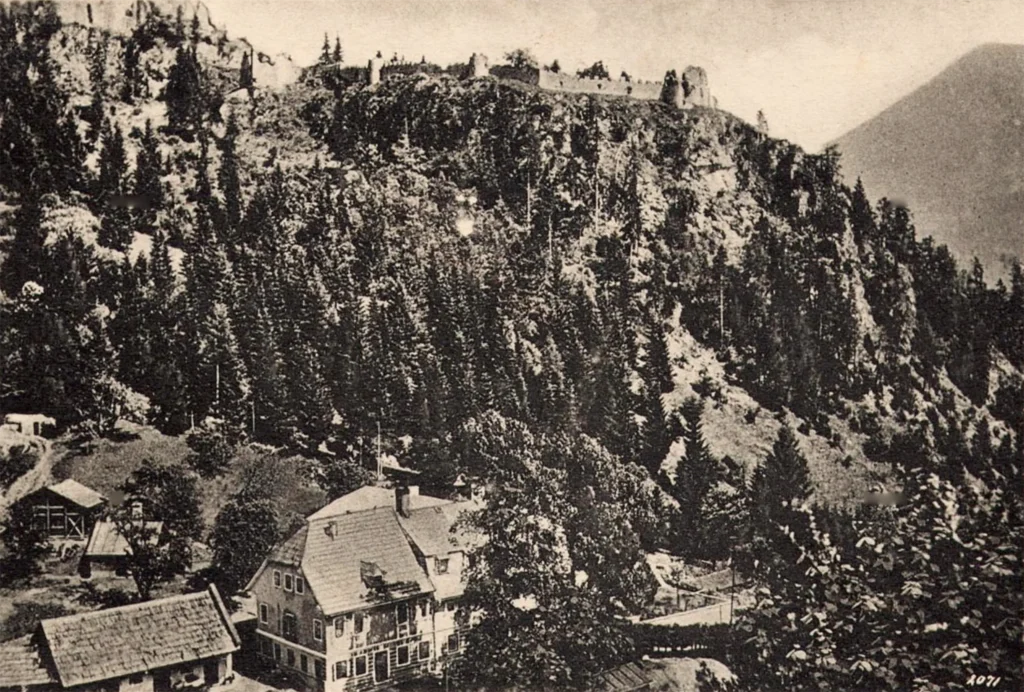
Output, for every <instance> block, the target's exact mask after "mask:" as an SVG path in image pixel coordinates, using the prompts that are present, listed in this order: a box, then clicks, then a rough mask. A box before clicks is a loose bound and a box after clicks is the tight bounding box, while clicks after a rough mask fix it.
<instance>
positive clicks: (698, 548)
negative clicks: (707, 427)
mask: <svg viewBox="0 0 1024 692" xmlns="http://www.w3.org/2000/svg"><path fill="white" fill-rule="evenodd" d="M703 414H704V405H703V403H702V402H701V401H700V399H697V398H694V397H691V398H690V399H687V400H686V402H685V403H684V404H683V418H684V420H685V421H686V423H685V427H684V429H683V440H684V442H685V444H686V448H685V449H686V456H685V458H684V459H680V460H679V464H678V466H677V467H676V481H675V485H674V486H673V488H672V495H673V497H675V499H676V500H677V501H678V502H679V515H678V518H679V521H678V525H677V527H676V540H677V542H678V544H679V548H680V550H681V551H683V552H684V553H686V554H691V555H694V556H700V555H703V554H704V552H705V550H706V546H705V545H704V541H703V530H702V518H703V516H704V512H705V508H706V502H707V499H708V495H709V493H711V491H712V490H713V489H714V487H715V486H716V485H717V483H718V481H719V479H720V475H721V474H720V472H719V468H718V460H717V459H715V457H714V456H712V454H711V450H710V449H709V448H708V445H707V441H706V440H705V439H704V429H703V425H702V423H701V418H702V417H703Z"/></svg>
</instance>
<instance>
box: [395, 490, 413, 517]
mask: <svg viewBox="0 0 1024 692" xmlns="http://www.w3.org/2000/svg"><path fill="white" fill-rule="evenodd" d="M409 495H410V493H409V486H407V485H396V486H395V511H396V512H398V513H399V514H401V515H402V516H403V517H408V516H409Z"/></svg>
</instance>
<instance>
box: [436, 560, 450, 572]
mask: <svg viewBox="0 0 1024 692" xmlns="http://www.w3.org/2000/svg"><path fill="white" fill-rule="evenodd" d="M434 571H435V572H437V573H438V574H448V558H446V557H436V558H434Z"/></svg>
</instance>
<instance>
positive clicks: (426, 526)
mask: <svg viewBox="0 0 1024 692" xmlns="http://www.w3.org/2000/svg"><path fill="white" fill-rule="evenodd" d="M474 509H477V506H476V504H475V503H473V502H448V503H446V504H444V505H440V506H436V507H423V508H420V509H413V510H411V511H410V512H409V516H407V517H403V516H399V517H398V521H399V522H400V523H401V525H402V528H403V529H405V531H406V533H407V534H409V538H410V539H411V540H412V542H413V543H414V544H415V545H416V547H417V548H418V549H419V551H420V552H421V553H422V554H423V555H426V556H428V557H429V556H436V555H447V554H448V553H451V552H454V551H458V550H469V549H472V548H474V547H477V546H478V545H479V544H480V542H481V540H480V536H478V535H477V534H475V533H472V532H470V531H469V530H468V529H467V528H466V527H461V526H458V525H457V524H456V521H457V520H458V518H459V515H461V514H462V513H463V512H466V511H472V510H474ZM452 527H455V530H454V531H453V530H452Z"/></svg>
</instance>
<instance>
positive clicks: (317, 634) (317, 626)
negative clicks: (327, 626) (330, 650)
mask: <svg viewBox="0 0 1024 692" xmlns="http://www.w3.org/2000/svg"><path fill="white" fill-rule="evenodd" d="M313 639H314V640H315V641H318V642H322V641H323V640H324V623H322V622H320V621H319V620H313Z"/></svg>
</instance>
